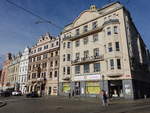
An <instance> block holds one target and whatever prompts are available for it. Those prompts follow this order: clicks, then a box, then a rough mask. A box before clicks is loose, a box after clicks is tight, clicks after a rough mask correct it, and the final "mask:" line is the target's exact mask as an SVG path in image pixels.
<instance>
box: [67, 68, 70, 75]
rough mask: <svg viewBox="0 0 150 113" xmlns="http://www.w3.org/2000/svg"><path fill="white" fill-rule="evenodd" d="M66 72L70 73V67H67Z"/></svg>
mask: <svg viewBox="0 0 150 113" xmlns="http://www.w3.org/2000/svg"><path fill="white" fill-rule="evenodd" d="M67 74H68V75H70V67H67Z"/></svg>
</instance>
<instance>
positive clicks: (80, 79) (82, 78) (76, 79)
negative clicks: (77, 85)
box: [74, 76, 85, 81]
mask: <svg viewBox="0 0 150 113" xmlns="http://www.w3.org/2000/svg"><path fill="white" fill-rule="evenodd" d="M74 80H75V81H84V80H85V76H75V77H74Z"/></svg>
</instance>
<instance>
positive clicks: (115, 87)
mask: <svg viewBox="0 0 150 113" xmlns="http://www.w3.org/2000/svg"><path fill="white" fill-rule="evenodd" d="M108 85H109V86H108V87H109V97H111V98H113V97H123V88H122V80H110V81H109V82H108Z"/></svg>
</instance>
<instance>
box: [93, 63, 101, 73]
mask: <svg viewBox="0 0 150 113" xmlns="http://www.w3.org/2000/svg"><path fill="white" fill-rule="evenodd" d="M99 71H100V63H94V72H99Z"/></svg>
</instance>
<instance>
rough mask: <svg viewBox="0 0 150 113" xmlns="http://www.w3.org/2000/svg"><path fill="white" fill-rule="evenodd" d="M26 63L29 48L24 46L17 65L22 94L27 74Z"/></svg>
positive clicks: (24, 91)
mask: <svg viewBox="0 0 150 113" xmlns="http://www.w3.org/2000/svg"><path fill="white" fill-rule="evenodd" d="M28 63H29V48H28V47H26V48H25V49H24V51H23V53H22V56H21V59H20V65H19V76H18V82H19V85H20V88H19V89H20V91H21V92H22V93H23V94H24V93H26V82H27V74H28Z"/></svg>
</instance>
